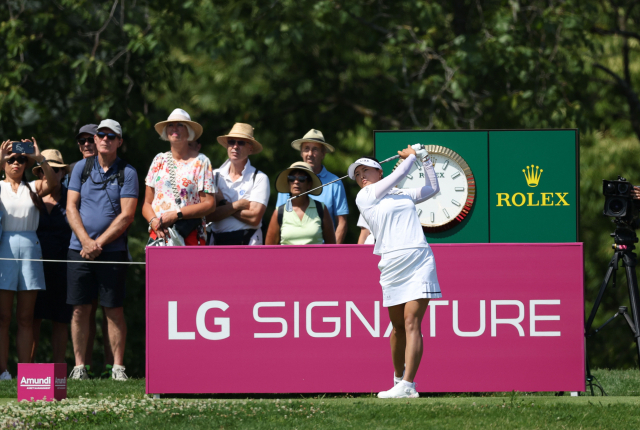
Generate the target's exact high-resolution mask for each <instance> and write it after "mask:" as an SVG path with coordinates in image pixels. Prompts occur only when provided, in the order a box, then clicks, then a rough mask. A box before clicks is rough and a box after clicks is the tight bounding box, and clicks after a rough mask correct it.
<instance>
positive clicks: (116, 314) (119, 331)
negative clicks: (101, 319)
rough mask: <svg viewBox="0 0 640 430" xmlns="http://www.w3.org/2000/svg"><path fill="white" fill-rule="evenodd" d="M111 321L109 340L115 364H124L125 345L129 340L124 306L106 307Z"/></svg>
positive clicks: (108, 318)
mask: <svg viewBox="0 0 640 430" xmlns="http://www.w3.org/2000/svg"><path fill="white" fill-rule="evenodd" d="M104 310H105V313H106V315H107V322H108V323H109V340H110V342H111V351H112V352H113V364H114V365H116V364H117V365H120V366H124V346H125V343H126V340H127V324H126V322H125V319H124V308H123V307H119V308H107V307H104Z"/></svg>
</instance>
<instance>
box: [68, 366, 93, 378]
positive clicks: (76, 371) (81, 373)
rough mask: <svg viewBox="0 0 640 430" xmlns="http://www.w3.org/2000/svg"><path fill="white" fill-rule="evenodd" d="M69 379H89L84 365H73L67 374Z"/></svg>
mask: <svg viewBox="0 0 640 430" xmlns="http://www.w3.org/2000/svg"><path fill="white" fill-rule="evenodd" d="M69 379H89V374H88V373H87V369H86V368H85V367H84V366H82V367H74V368H73V370H72V371H71V373H70V374H69Z"/></svg>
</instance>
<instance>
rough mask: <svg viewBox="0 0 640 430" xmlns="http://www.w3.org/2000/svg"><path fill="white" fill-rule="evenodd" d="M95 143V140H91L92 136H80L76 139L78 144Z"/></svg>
mask: <svg viewBox="0 0 640 430" xmlns="http://www.w3.org/2000/svg"><path fill="white" fill-rule="evenodd" d="M103 134H104V133H103ZM95 143H96V142H95V141H94V140H93V137H85V138H82V139H78V145H84V144H89V145H93V144H95Z"/></svg>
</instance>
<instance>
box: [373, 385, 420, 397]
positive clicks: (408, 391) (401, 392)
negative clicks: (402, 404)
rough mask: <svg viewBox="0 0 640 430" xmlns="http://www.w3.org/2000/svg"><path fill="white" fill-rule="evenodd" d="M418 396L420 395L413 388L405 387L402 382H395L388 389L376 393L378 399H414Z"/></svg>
mask: <svg viewBox="0 0 640 430" xmlns="http://www.w3.org/2000/svg"><path fill="white" fill-rule="evenodd" d="M418 397H420V394H418V392H417V391H416V389H415V388H411V387H407V386H406V385H405V384H403V383H399V384H396V385H395V386H394V387H393V388H392V389H390V390H388V391H381V392H379V393H378V398H380V399H415V398H418Z"/></svg>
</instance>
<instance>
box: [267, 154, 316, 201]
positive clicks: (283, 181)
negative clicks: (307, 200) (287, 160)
mask: <svg viewBox="0 0 640 430" xmlns="http://www.w3.org/2000/svg"><path fill="white" fill-rule="evenodd" d="M294 170H302V171H304V172H305V173H308V174H309V176H311V187H309V189H310V190H312V189H314V188H318V187H320V186H322V181H321V180H320V178H318V175H316V174H315V173H313V169H312V168H311V165H310V164H308V163H305V162H304V161H296V162H295V163H293V164H292V165H291V167H289V168H288V169H287V170H285V171H283V172H282V173H280V174H279V175H278V178H277V179H276V190H277V191H278V192H279V193H288V192H289V181H288V179H287V176H289V174H290V173H291V172H292V171H294ZM309 194H311V195H314V196H319V195H320V194H322V188H319V189H317V190H315V191H312V192H310V193H309Z"/></svg>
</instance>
